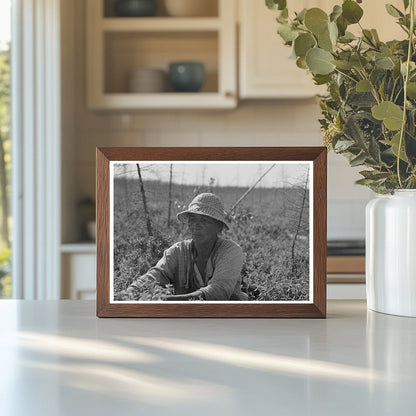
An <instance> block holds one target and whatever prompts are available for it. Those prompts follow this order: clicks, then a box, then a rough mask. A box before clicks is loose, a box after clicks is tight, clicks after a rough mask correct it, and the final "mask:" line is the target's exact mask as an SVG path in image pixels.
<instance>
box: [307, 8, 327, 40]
mask: <svg viewBox="0 0 416 416" xmlns="http://www.w3.org/2000/svg"><path fill="white" fill-rule="evenodd" d="M304 23H305V26H306V27H307V28H308V29H309V30H310V31H311V32H312V33H313V34H315V35H317V36H318V35H319V34H320V33H322V32H324V31H325V30H327V27H328V15H327V14H326V13H325V12H324V11H323V10H322V9H319V8H318V7H313V8H312V9H309V10H307V11H306V13H305V19H304Z"/></svg>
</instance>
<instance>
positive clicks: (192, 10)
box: [165, 0, 218, 17]
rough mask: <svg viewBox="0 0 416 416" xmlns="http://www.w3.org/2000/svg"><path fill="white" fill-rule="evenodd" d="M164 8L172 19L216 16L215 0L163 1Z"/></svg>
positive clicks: (216, 6)
mask: <svg viewBox="0 0 416 416" xmlns="http://www.w3.org/2000/svg"><path fill="white" fill-rule="evenodd" d="M165 7H166V12H167V13H168V15H169V16H174V17H196V16H208V17H210V16H218V1H217V0H165Z"/></svg>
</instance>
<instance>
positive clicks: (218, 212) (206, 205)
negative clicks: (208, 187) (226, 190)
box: [176, 193, 230, 229]
mask: <svg viewBox="0 0 416 416" xmlns="http://www.w3.org/2000/svg"><path fill="white" fill-rule="evenodd" d="M189 214H199V215H205V216H207V217H210V218H214V219H215V220H217V221H220V222H222V223H223V224H224V225H225V226H226V228H227V229H230V226H229V225H228V223H227V213H226V212H225V210H224V204H223V203H222V200H221V198H220V197H218V196H217V195H215V194H210V193H203V194H199V195H197V196H196V197H195V198H194V199H193V200H192V202H191V203H190V204H189V206H188V209H187V210H185V211H182V212H180V213H179V214H177V215H176V217H177V218H178V220H179V221H181V222H186V220H187V218H188V215H189Z"/></svg>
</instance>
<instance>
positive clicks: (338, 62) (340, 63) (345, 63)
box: [332, 60, 352, 71]
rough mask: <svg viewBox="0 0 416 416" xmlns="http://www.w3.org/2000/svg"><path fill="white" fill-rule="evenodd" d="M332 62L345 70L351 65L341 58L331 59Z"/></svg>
mask: <svg viewBox="0 0 416 416" xmlns="http://www.w3.org/2000/svg"><path fill="white" fill-rule="evenodd" d="M332 63H333V64H334V65H335V66H336V67H337V68H339V69H343V70H345V71H348V70H350V69H351V68H352V65H351V64H350V63H349V62H348V61H342V60H333V61H332Z"/></svg>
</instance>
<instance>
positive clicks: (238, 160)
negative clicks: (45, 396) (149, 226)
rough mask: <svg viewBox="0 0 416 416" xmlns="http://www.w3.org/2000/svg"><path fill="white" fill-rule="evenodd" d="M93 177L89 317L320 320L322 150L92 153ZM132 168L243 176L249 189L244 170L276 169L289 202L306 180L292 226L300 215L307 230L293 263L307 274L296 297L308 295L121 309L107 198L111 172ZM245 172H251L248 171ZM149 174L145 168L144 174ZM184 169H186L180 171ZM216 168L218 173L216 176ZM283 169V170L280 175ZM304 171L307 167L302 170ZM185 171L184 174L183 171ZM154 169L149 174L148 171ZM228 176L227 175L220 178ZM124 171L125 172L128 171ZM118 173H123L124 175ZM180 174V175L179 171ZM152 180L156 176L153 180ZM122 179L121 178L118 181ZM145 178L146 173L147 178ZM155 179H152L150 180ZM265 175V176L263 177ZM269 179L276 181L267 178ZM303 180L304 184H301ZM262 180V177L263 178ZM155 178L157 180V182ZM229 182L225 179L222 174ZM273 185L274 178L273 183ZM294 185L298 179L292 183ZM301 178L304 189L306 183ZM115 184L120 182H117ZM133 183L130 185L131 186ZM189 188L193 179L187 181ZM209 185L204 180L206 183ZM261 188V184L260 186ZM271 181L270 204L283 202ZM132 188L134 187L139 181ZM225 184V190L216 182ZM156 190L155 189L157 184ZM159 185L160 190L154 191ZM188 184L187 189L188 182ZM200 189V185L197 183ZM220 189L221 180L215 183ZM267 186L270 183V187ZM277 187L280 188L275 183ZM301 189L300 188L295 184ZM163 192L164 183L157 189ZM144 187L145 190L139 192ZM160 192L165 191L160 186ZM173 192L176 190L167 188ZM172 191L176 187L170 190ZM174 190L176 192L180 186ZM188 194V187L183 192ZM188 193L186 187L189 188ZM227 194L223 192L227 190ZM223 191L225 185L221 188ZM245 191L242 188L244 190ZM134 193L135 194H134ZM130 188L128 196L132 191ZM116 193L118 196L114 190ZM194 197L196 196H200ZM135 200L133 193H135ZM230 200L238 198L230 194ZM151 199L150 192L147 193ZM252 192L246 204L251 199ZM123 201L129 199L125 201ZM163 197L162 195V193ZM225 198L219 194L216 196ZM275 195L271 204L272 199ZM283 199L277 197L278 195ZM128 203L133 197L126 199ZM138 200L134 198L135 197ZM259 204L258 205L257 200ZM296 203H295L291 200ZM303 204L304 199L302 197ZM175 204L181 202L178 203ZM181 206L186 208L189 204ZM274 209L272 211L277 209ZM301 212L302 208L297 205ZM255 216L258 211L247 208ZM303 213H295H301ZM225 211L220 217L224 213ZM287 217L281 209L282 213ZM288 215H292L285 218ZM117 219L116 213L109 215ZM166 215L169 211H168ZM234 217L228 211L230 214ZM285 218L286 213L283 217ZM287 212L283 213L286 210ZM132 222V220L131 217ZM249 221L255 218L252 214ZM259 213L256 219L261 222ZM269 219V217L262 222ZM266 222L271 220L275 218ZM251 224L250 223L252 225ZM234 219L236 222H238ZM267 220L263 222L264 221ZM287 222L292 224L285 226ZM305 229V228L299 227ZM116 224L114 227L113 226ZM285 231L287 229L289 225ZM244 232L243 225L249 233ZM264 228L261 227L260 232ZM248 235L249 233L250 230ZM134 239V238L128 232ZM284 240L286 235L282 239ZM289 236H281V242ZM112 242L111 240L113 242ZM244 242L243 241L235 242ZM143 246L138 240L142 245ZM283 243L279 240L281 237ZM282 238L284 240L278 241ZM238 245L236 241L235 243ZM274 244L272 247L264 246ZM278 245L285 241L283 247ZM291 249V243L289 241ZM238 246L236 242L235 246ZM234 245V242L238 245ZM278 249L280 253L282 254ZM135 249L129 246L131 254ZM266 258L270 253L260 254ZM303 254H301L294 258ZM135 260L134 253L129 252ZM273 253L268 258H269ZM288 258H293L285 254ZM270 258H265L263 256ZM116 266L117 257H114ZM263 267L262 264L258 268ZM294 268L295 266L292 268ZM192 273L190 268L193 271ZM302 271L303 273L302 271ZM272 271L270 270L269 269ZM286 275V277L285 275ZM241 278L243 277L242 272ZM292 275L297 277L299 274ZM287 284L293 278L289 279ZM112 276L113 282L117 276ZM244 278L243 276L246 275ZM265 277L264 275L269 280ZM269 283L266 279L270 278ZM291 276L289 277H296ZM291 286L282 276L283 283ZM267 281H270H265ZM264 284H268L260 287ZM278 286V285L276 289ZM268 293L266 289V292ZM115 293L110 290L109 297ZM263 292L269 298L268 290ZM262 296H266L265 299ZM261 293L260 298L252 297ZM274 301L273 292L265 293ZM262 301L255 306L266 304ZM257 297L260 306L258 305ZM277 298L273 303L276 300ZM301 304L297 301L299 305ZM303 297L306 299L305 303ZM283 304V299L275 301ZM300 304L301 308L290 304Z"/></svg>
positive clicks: (112, 202)
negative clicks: (93, 267) (289, 177)
mask: <svg viewBox="0 0 416 416" xmlns="http://www.w3.org/2000/svg"><path fill="white" fill-rule="evenodd" d="M96 156H97V166H96V169H97V176H96V201H97V316H98V317H169V318H172V317H194V318H201V317H207V318H208V317H209V318H325V317H326V212H327V199H326V186H327V183H326V181H327V178H326V175H327V173H326V172H327V170H326V160H327V150H326V148H324V147H238V148H230V147H217V148H216V147H205V148H200V147H199V148H196V147H189V148H184V147H177V148H173V147H172V148H160V147H153V148H152V147H133V148H130V147H129V148H97V151H96ZM133 163H134V164H136V166H137V167H140V166H148V169H147V170H148V171H150V172H156V173H157V172H159V171H160V172H162V170H163V171H165V170H166V166H167V165H170V166H171V167H172V166H173V167H174V168H175V169H176V167H178V169H179V168H181V169H185V170H186V169H191V167H190V166H191V165H192V166H193V167H192V169H202V167H204V168H203V169H204V174H205V167H206V166H208V168H212V169H216V171H221V169H224V172H225V171H226V172H229V173H231V172H234V171H235V172H237V171H238V172H239V171H241V172H245V174H246V176H247V175H248V176H247V177H248V179H247V181H248V180H250V179H251V177H252V181H251V182H255V179H256V178H258V175H251V173H250V172H252V171H251V170H250V169H254V166H257V167H258V168H257V169H259V171H262V169H263V166H265V167H267V166H268V164H270V166H271V167H270V169H272V168H273V169H274V170H275V171H276V170H278V168H279V166H280V168H279V169H280V170H281V172H283V173H284V172H285V169H286V170H289V171H290V172H292V171H293V172H295V173H293V175H294V176H293V181H295V182H296V181H298V182H296V184H295V185H293V184H292V185H291V186H292V187H293V192H292V188H287V189H289V190H290V192H289V195H292V194H293V195H295V193H294V191H295V189H298V188H299V189H300V185H299V184H300V183H301V182H300V179H296V178H298V177H297V176H296V175H300V173H299V174H298V173H296V172H306V174H305V175H306V176H305V177H306V181H305V187H304V195H306V196H307V198H309V199H308V201H310V203H309V205H308V208H307V210H306V209H305V210H304V209H303V208H302V209H298V210H297V211H300V214H299V223H300V222H301V220H302V218H303V217H302V215H306V214H305V212H307V215H308V217H307V218H309V222H308V223H307V224H309V225H305V229H307V230H308V234H307V235H305V236H304V240H305V242H304V244H305V247H307V255H306V254H302V253H305V250H303V249H302V248H300V249H299V250H298V251H297V253H299V254H297V255H299V256H301V255H303V256H304V257H302V259H303V258H305V259H307V260H304V263H305V264H306V265H305V264H304V265H303V266H302V267H303V269H302V270H309V275H308V279H309V280H308V283H307V284H306V283H305V286H302V289H301V290H303V292H302V293H306V292H305V291H306V290H308V292H307V293H308V294H307V295H299V298H296V297H294V298H293V299H295V300H292V299H289V300H288V299H286V300H279V298H278V297H276V298H273V299H272V300H263V301H262V300H260V301H258V300H253V301H234V300H229V301H213V302H210V301H207V300H200V301H177V302H176V301H175V302H169V301H153V300H149V301H147V300H140V301H129V300H127V301H124V300H120V299H118V298H117V296H118V295H115V293H116V287H115V283H117V285H118V284H119V280H117V281H116V280H115V279H116V278H117V279H119V277H115V276H116V273H114V246H113V244H114V238H115V234H114V232H115V231H114V220H113V219H114V212H115V209H114V206H118V205H116V204H118V203H119V202H118V199H117V198H118V196H114V186H116V185H114V184H115V183H116V179H115V178H116V174H115V173H114V172H115V171H118V170H119V169H121V167H123V166H129V164H133ZM250 164H253V166H251V165H250ZM149 166H150V167H151V166H153V167H151V168H150V167H149ZM188 166H189V168H188ZM218 166H220V168H218ZM286 166H288V167H286ZM305 166H309V167H308V169H306V168H305ZM184 167H185V168H184ZM155 169H156V171H155ZM227 169H228V170H227ZM130 170H131V169H130ZM124 171H126V172H129V170H128V169H127V168H124ZM186 172H188V170H186ZM157 174H158V173H157ZM126 175H128V173H126ZM149 175H150V173H149ZM158 175H159V174H158ZM160 175H161V173H160ZM270 175H271V174H270ZM275 175H276V178H277V177H278V176H277V173H276V174H275ZM308 175H309V176H308ZM189 176H190V175H188V174H186V175H185V174H184V173H182V180H184V179H183V178H184V177H189ZM264 176H265V175H263V177H264ZM158 177H159V176H158ZM227 177H228V178H229V177H230V174H227ZM279 177H280V176H279ZM299 177H300V176H299ZM308 178H309V182H308ZM120 180H121V179H120ZM132 180H133V179H131V178H130V177H129V176H126V177H125V181H126V183H130V182H129V181H132ZM135 180H138V179H135ZM192 180H196V179H192ZM192 180H191V181H192ZM213 180H214V179H213V178H211V181H213ZM262 180H263V179H262ZM272 180H275V181H276V186H275V188H273V189H275V190H274V195H275V197H274V198H277V201H283V202H284V201H285V198H283V197H282V196H281V195H282V194H281V192H283V191H282V189H286V188H283V187H282V185H278V183H280V182H278V180H279V179H272V178H270V181H272ZM140 181H141V182H140V183H141V184H142V183H143V182H142V179H141V176H140ZM224 181H225V182H224ZM162 182H163V181H162ZM162 182H160V183H162ZM146 183H149V184H150V183H152V184H154V183H156V182H155V181H153V182H152V181H150V179H149V181H148V182H146ZM189 183H190V184H192V182H189ZM204 183H205V182H204ZM221 183H222V184H224V183H227V180H226V179H224V178H222V180H221ZM270 183H271V182H270ZM282 183H283V182H282ZM302 183H303V182H302ZM163 184H166V182H163ZM146 186H147V185H146ZM163 186H165V185H163ZM170 186H172V174H171V176H170ZM175 186H176V185H175ZM178 186H179V185H178ZM181 186H182V185H181ZM189 186H191V185H189ZM192 186H194V185H192ZM227 186H228V185H227ZM229 186H231V185H229ZM244 186H246V187H247V185H244ZM266 186H267V184H266V185H264V188H259V189H258V190H257V191H256V192H257V194H259V192H260V191H261V189H263V194H264V195H266V196H265V197H264V199H265V200H266V201H267V203H268V205H267V206H268V207H272V208H271V209H273V207H274V205H273V204H271V199H270V198H271V197H270V198H269V196H270V195H272V193H271V192H272V191H271V189H272V187H271V185H270V186H269V188H267V187H266ZM184 187H185V189H186V190H187V189H188V185H184ZM136 188H137V189H138V190H139V189H140V188H139V187H136ZM136 188H135V189H136ZM116 189H119V187H118V185H117V187H116ZM201 189H202V188H201ZM215 189H217V190H218V192H223V191H224V192H225V191H227V192H228V194H229V193H230V192H229V189H237V190H239V189H240V188H239V187H237V185H235V188H230V187H228V188H227V187H226V186H225V185H221V186H220V185H218V186H217V188H215ZM138 192H139V191H138ZM236 193H238V192H237V191H236ZM153 194H156V192H153ZM257 194H255V193H254V192H253V196H252V198H258V196H255V195H257ZM126 195H130V194H129V193H127V194H126ZM164 195H165V197H166V193H164ZM224 195H227V194H224ZM276 195H277V197H276ZM283 196H284V195H283ZM134 197H135V198H136V196H134ZM137 198H138V197H137ZM260 201H263V200H262V199H260ZM297 201H298V200H297ZM303 201H305V196H304V197H303ZM182 202H183V201H182ZM189 202H190V201H189V198H188V200H187V203H189ZM283 202H279V203H283ZM302 203H303V204H304V202H302ZM139 205H140V204H138V203H137V200H136V201H135V204H134V210H135V212H136V210H140V209H143V208H140V207H139ZM255 206H259V207H260V208H261V209H263V208H262V207H263V205H261V204H257V203H256V204H255ZM303 206H304V205H302V207H303ZM227 208H228V206H226V208H225V210H226V211H227ZM286 209H287V208H286ZM292 211H293V210H292ZM117 212H118V211H117ZM169 212H170V211H169ZM233 212H234V211H233ZM284 212H286V211H284ZM287 212H291V211H290V210H288V211H287ZM137 215H139V214H137ZM256 215H257V214H256ZM262 215H265V214H261V213H259V214H258V215H257V217H258V218H262ZM268 215H269V214H268ZM270 215H272V216H271V217H270V218H276V219H277V218H278V215H276V214H275V213H272V214H270ZM257 217H256V218H257ZM125 218H130V217H125ZM239 218H240V217H239ZM268 218H269V217H268ZM291 221H292V220H291ZM302 221H303V223H305V224H306V221H305V220H302ZM117 224H118V223H117ZM291 224H292V223H291ZM250 226H251V225H250ZM263 228H264V226H263ZM253 229H254V228H253ZM134 232H136V231H134ZM284 232H286V231H285V230H284V229H283V228H282V229H280V228H279V230H277V231H276V238H275V240H276V241H279V238H280V237H279V235H280V234H282V233H284ZM287 234H288V233H287ZM288 235H289V234H288ZM117 236H118V235H116V237H117ZM243 236H244V234H243ZM143 238H144V237H143ZM282 238H283V237H282ZM285 238H289V237H285ZM291 238H294V239H293V245H292V247H295V243H296V244H298V243H297V241H298V240H299V238H300V237H298V236H297V234H296V236H295V237H291ZM242 239H243V240H244V237H243V238H242ZM270 241H274V240H270ZM285 241H286V240H285ZM290 241H292V240H290ZM243 242H244V241H243ZM239 243H240V242H239ZM285 247H286V246H285ZM133 249H134V250H135V249H136V248H135V247H134V245H133V246H132V250H133ZM268 250H269V251H270V248H269V247H268ZM302 250H303V251H302ZM135 253H136V252H135ZM271 253H273V251H271ZM292 253H294V250H293V249H292ZM131 257H132V258H137V259H138V261H139V259H140V258H141V253H140V252H139V253H138V254H137V253H136V254H135V255H134V256H133V255H132V256H131ZM271 257H273V256H271ZM117 258H118V257H117ZM291 259H292V266H291V267H292V269H291V270H292V271H293V270H295V269H294V264H295V263H293V262H294V261H295V260H294V259H295V257H293V256H292V257H291ZM265 261H267V259H266V260H265ZM255 266H260V265H259V262H257V263H255ZM295 266H296V267H298V266H299V269H300V267H301V266H300V265H296V264H295ZM194 267H195V266H194ZM307 267H309V269H307ZM273 270H275V269H273ZM285 270H286V269H285ZM296 270H297V269H296ZM245 273H248V275H249V272H247V270H246V271H245ZM299 273H300V272H299ZM292 274H293V276H295V272H293V273H292ZM117 276H119V274H117ZM249 276H250V275H249ZM270 276H272V274H270ZM273 276H274V275H273ZM296 276H297V275H296ZM291 278H293V279H294V278H295V277H292V275H291V274H290V273H289V274H288V279H291ZM270 281H271V280H270ZM267 282H269V280H267ZM279 284H280V283H279ZM272 289H273V287H272ZM117 290H118V289H117ZM269 292H270V290H269ZM269 292H267V293H269ZM260 293H261V291H260ZM273 293H274V292H273ZM261 296H263V299H268V298H266V297H264V295H261ZM261 296H260V298H261ZM276 296H277V295H276ZM302 296H304V297H302ZM305 296H306V297H305ZM282 299H285V298H282ZM296 299H306V300H296Z"/></svg>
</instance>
